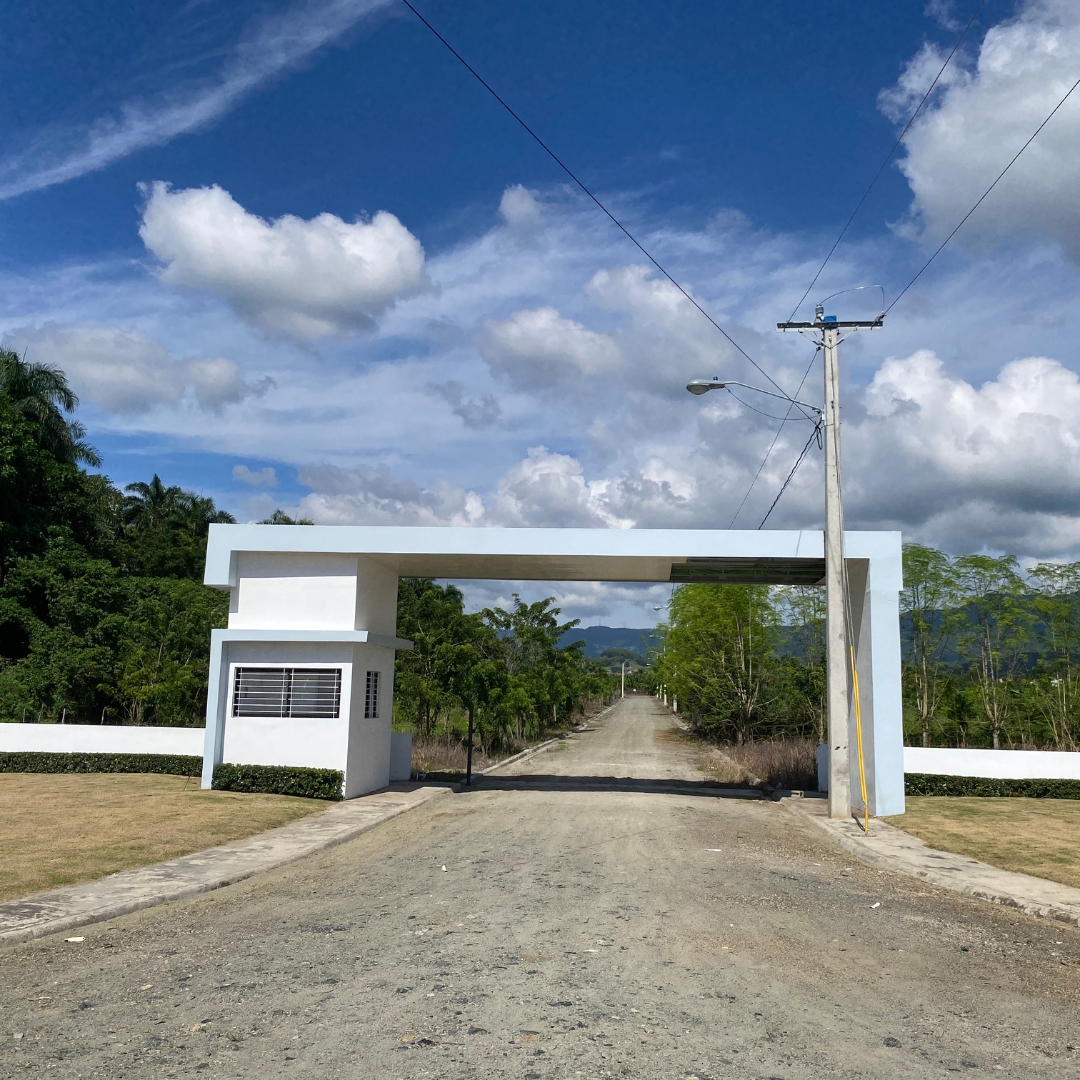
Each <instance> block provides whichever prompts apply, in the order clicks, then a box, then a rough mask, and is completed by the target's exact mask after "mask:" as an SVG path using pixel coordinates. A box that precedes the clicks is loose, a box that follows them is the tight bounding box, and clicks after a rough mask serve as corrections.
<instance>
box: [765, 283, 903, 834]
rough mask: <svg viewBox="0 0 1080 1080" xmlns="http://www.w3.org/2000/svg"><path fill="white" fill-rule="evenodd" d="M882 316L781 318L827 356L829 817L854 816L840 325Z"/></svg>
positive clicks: (869, 326)
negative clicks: (811, 336)
mask: <svg viewBox="0 0 1080 1080" xmlns="http://www.w3.org/2000/svg"><path fill="white" fill-rule="evenodd" d="M881 325H882V317H880V316H879V317H878V318H876V319H872V320H859V321H854V322H838V321H837V318H836V316H835V315H825V314H824V311H823V308H822V306H821V305H820V304H818V306H817V310H816V311H815V313H814V321H813V322H812V323H807V322H783V323H777V324H776V328H777V330H810V331H813V332H816V333H817V334H820V338H819V339H818V343H819V345H820V347H821V350H822V354H823V356H824V359H825V412H824V417H823V419H824V422H825V679H826V686H827V702H828V704H827V711H828V718H829V734H828V738H829V817H831V818H847V817H850V816H851V756H850V753H849V747H848V731H849V717H850V715H851V705H850V701H849V698H848V681H849V674H848V667H849V663H850V660H849V653H848V640H847V630H846V623H847V620H846V618H845V609H846V606H847V577H846V575H845V573H844V511H843V506H842V505H841V502H840V363H839V352H840V340H841V339H840V331H841V330H874V329H878V328H880V327H881Z"/></svg>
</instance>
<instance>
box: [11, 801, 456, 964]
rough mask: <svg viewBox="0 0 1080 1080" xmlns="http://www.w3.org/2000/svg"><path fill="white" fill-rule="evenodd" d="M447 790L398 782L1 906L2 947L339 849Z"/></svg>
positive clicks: (122, 913)
mask: <svg viewBox="0 0 1080 1080" xmlns="http://www.w3.org/2000/svg"><path fill="white" fill-rule="evenodd" d="M449 790H450V789H449V788H448V787H445V786H443V787H436V786H434V785H429V786H424V785H419V784H394V785H391V787H389V788H387V789H385V790H384V791H377V792H375V793H374V794H372V795H365V796H363V797H362V798H359V799H350V800H349V801H348V802H342V803H335V804H334V805H332V806H331V807H330V808H329V809H328V810H326V812H325V813H322V814H316V815H313V816H312V817H307V818H302V819H301V820H300V821H294V822H292V823H291V824H289V825H282V826H281V827H280V828H277V829H270V830H268V831H267V832H263V833H259V834H258V835H257V836H249V837H248V838H247V839H246V840H236V841H234V842H233V843H231V844H222V845H221V846H220V847H213V848H208V849H207V850H206V851H199V852H196V853H195V854H193V855H184V856H182V857H181V858H179V859H170V860H169V861H168V862H163V863H157V864H156V865H154V866H144V867H141V868H139V869H138V870H124V871H122V872H121V873H119V874H111V875H109V877H105V878H101V879H99V880H98V881H91V882H88V883H87V884H85V885H72V886H69V887H67V888H64V889H52V890H51V891H49V892H43V893H35V894H34V895H33V896H27V897H24V898H23V899H21V900H12V901H11V902H9V903H6V904H0V942H3V943H13V942H17V941H26V940H27V939H29V938H35V937H41V936H42V935H44V934H55V933H57V932H58V931H61V930H71V929H74V928H75V927H77V926H83V925H85V924H86V923H91V922H98V921H99V920H102V919H112V918H115V917H116V916H117V915H125V914H127V913H128V912H130V911H137V910H139V909H140V908H146V907H152V906H153V905H154V904H161V903H164V902H165V901H167V900H179V899H180V898H181V897H185V896H192V895H194V894H196V893H201V892H208V891H209V890H210V889H218V888H221V886H223V885H231V884H232V883H233V882H235V881H242V880H243V879H244V878H247V877H251V875H252V874H257V873H259V872H260V871H263V870H272V869H273V868H274V867H276V866H281V865H283V864H284V863H289V862H292V861H293V860H294V859H300V858H302V857H303V856H305V855H310V854H311V853H312V852H314V851H319V850H321V849H323V848H328V847H333V846H334V845H336V844H342V843H344V842H345V841H346V840H351V839H352V838H353V837H354V836H359V835H360V834H361V833H363V832H367V830H368V829H373V828H374V827H375V826H376V825H380V824H381V823H382V822H384V821H388V820H390V818H394V817H397V816H398V815H399V814H403V813H405V812H406V811H407V810H412V809H413V808H414V807H417V806H420V805H421V804H423V803H425V802H428V801H429V800H430V799H433V798H435V797H436V796H438V795H442V794H445V793H446V792H447V791H449Z"/></svg>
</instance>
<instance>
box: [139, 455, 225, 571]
mask: <svg viewBox="0 0 1080 1080" xmlns="http://www.w3.org/2000/svg"><path fill="white" fill-rule="evenodd" d="M124 490H125V491H126V492H127V493H128V494H127V495H126V496H125V497H124V501H123V508H122V515H123V526H124V527H123V530H122V539H121V545H120V547H121V550H122V559H123V561H124V563H125V565H126V566H127V567H128V569H130V570H131V571H132V572H133V573H137V574H144V575H147V576H150V577H170V578H191V579H194V580H198V579H199V578H201V577H202V571H203V565H204V563H205V561H206V536H207V533H208V532H209V528H210V525H211V524H212V523H214V522H232V521H235V518H233V516H232V515H231V514H228V513H226V512H225V511H223V510H218V509H217V508H216V507H215V506H214V502H213V500H212V499H207V498H204V497H202V496H199V495H196V494H195V493H194V492H192V491H185V490H184V489H183V488H180V487H176V486H175V485H170V486H168V487H167V486H166V485H165V484H164V483H163V482H162V480H161V477H159V476H158V475H157V474H156V473H155V474H154V476H153V477H152V479H151V480H150V482H149V483H143V482H142V481H138V482H136V483H133V484H128V486H127V487H126V488H125V489H124Z"/></svg>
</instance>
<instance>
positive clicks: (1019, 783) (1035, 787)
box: [904, 773, 1080, 799]
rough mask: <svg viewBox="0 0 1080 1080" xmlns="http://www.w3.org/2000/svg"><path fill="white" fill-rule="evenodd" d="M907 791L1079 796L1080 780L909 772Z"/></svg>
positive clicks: (1059, 796) (1029, 797)
mask: <svg viewBox="0 0 1080 1080" xmlns="http://www.w3.org/2000/svg"><path fill="white" fill-rule="evenodd" d="M904 792H905V794H907V795H957V796H964V795H967V796H977V797H979V798H1002V797H1018V798H1025V799H1080V780H998V779H994V778H993V777H987V776H934V775H932V774H931V773H908V774H907V775H906V776H905V777H904Z"/></svg>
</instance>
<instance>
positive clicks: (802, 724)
mask: <svg viewBox="0 0 1080 1080" xmlns="http://www.w3.org/2000/svg"><path fill="white" fill-rule="evenodd" d="M773 595H774V599H775V601H776V604H777V621H778V622H780V623H782V624H783V625H784V627H785V628H786V629H787V631H788V634H789V635H790V639H789V648H790V653H791V655H790V656H787V657H785V658H784V659H783V660H782V662H781V669H782V674H783V681H782V683H783V692H784V696H785V698H786V701H785V704H784V708H783V712H784V713H786V715H787V716H788V717H790V718H791V720H793V721H794V723H795V724H796V726H797V727H798V728H799V729H800V730H809V731H812V732H813V733H814V735H815V736H816V737H817V740H818V742H824V741H825V731H826V726H827V717H826V710H827V694H826V679H825V590H824V589H823V588H822V587H821V586H820V585H785V586H781V587H779V588H777V589H776V590H775V591H774V594H773Z"/></svg>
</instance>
